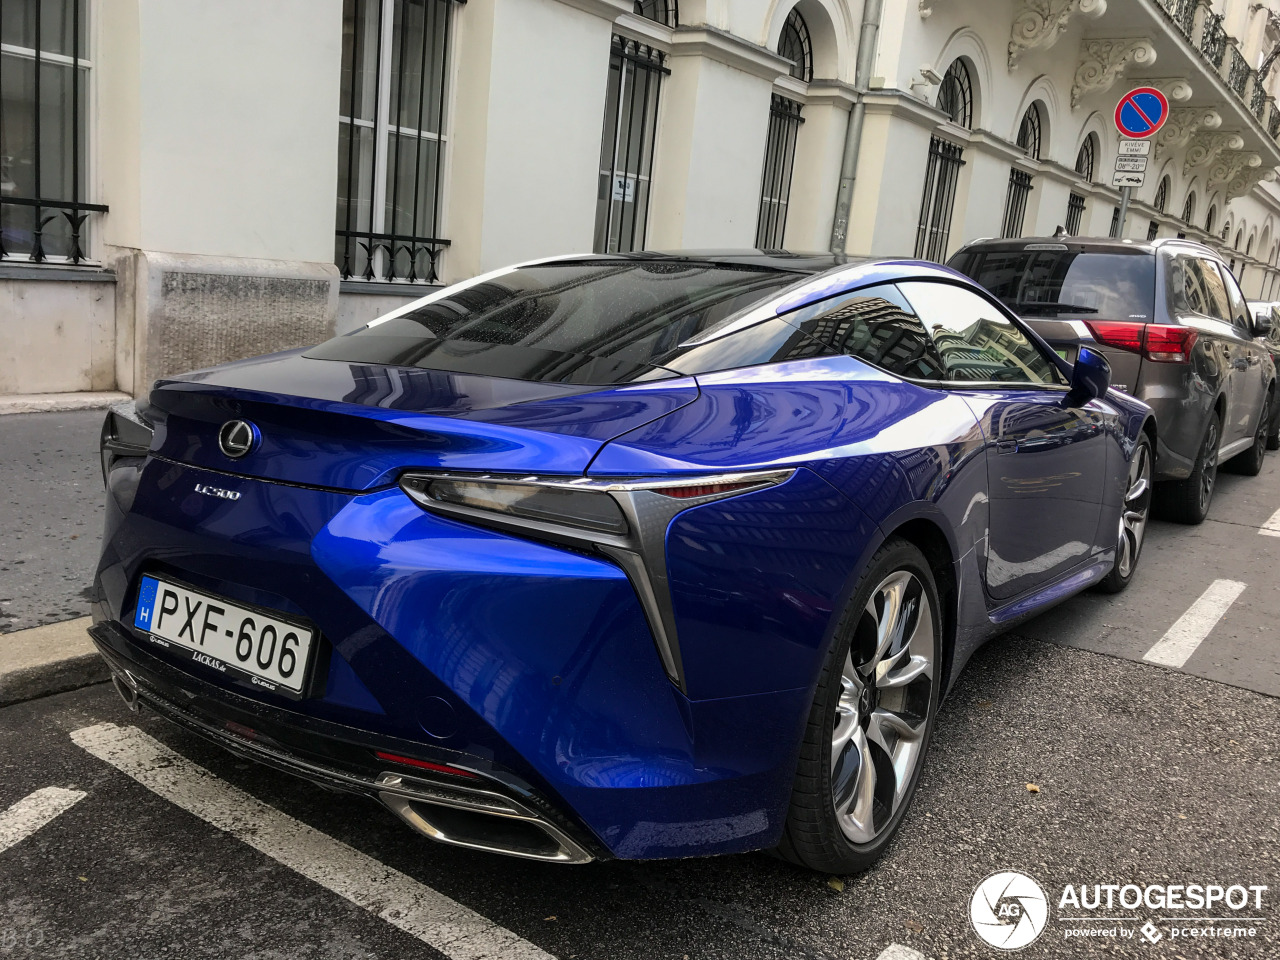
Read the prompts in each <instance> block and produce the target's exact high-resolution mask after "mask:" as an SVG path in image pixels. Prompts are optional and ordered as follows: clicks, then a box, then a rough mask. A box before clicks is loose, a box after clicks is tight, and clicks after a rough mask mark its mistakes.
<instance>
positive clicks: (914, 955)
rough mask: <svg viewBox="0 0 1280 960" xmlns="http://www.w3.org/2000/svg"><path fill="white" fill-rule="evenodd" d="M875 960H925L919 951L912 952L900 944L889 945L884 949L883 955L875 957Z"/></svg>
mask: <svg viewBox="0 0 1280 960" xmlns="http://www.w3.org/2000/svg"><path fill="white" fill-rule="evenodd" d="M876 960H925V958H924V954H923V953H921V952H920V951H919V950H912V949H911V948H910V947H904V946H903V945H902V944H900V943H891V944H889V946H888V947H886V948H885V951H884V953H882V954H880V956H878V957H876Z"/></svg>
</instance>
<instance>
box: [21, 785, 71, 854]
mask: <svg viewBox="0 0 1280 960" xmlns="http://www.w3.org/2000/svg"><path fill="white" fill-rule="evenodd" d="M84 797H85V794H84V792H83V791H82V790H67V789H65V788H64V787H45V788H43V789H41V790H37V791H36V792H35V793H32V794H28V795H27V796H25V797H23V798H22V799H21V800H19V801H18V802H17V803H15V804H14V805H13V806H12V807H10V808H9V809H8V810H5V811H3V812H0V853H2V852H4V851H5V850H8V849H9V848H10V847H12V846H13V845H14V844H16V843H21V842H22V841H23V840H25V839H27V837H29V836H31V835H32V834H33V833H35V832H36V831H37V830H39V829H40V828H41V827H43V826H44V825H45V824H46V823H49V822H50V821H51V820H53V819H54V818H55V817H57V816H58V815H59V814H61V813H66V812H67V811H68V810H70V809H71V808H72V807H73V806H75V805H76V803H78V802H79V801H80V800H83V799H84Z"/></svg>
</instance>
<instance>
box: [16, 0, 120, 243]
mask: <svg viewBox="0 0 1280 960" xmlns="http://www.w3.org/2000/svg"><path fill="white" fill-rule="evenodd" d="M87 14H88V3H87V0H5V2H0V44H3V45H2V46H0V260H4V259H21V260H28V261H31V262H34V263H42V262H44V261H58V262H69V263H80V262H82V261H83V260H84V259H85V258H86V254H85V247H86V246H87V245H88V236H87V229H86V226H85V222H86V220H87V219H88V217H89V214H91V213H105V212H106V211H107V207H106V205H105V204H100V203H86V202H85V194H86V192H87V190H86V183H87V176H86V171H85V158H86V150H85V147H86V139H87V137H86V132H85V131H86V116H87V104H88V94H87V89H88V73H89V70H90V68H91V67H92V66H93V64H92V63H91V62H90V60H89V58H88V42H87V36H88V30H87V24H86V18H87Z"/></svg>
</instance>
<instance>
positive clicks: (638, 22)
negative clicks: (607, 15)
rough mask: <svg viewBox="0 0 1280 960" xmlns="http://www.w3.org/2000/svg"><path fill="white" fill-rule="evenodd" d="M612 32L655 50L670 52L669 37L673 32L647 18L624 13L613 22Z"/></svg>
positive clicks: (663, 24)
mask: <svg viewBox="0 0 1280 960" xmlns="http://www.w3.org/2000/svg"><path fill="white" fill-rule="evenodd" d="M613 32H614V33H617V34H621V35H622V36H624V37H626V38H627V39H629V40H639V41H640V42H641V43H647V44H649V45H650V46H652V47H655V48H656V49H659V50H662V51H663V52H668V51H670V50H671V35H672V33H673V32H674V31H673V30H672V29H671V27H668V26H667V25H666V24H665V23H658V22H657V21H656V20H650V19H649V18H648V17H641V16H638V15H636V14H634V13H624V14H623V15H622V16H620V17H618V19H617V20H615V21H613Z"/></svg>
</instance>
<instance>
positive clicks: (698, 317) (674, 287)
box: [307, 260, 806, 384]
mask: <svg viewBox="0 0 1280 960" xmlns="http://www.w3.org/2000/svg"><path fill="white" fill-rule="evenodd" d="M805 275H806V274H803V273H793V272H789V271H781V270H774V269H768V268H759V267H750V266H738V265H733V264H723V263H709V262H694V261H675V260H666V261H662V260H652V261H646V260H582V261H568V262H561V263H553V264H541V265H533V266H528V267H521V268H520V269H517V270H511V271H508V272H507V273H504V274H501V275H500V276H497V277H495V278H491V279H489V280H486V281H484V282H482V283H478V284H473V285H471V286H464V287H460V288H459V289H457V290H456V291H454V292H452V293H450V294H448V295H447V296H444V297H442V298H440V299H437V300H435V301H433V302H431V303H427V304H424V305H422V306H420V307H417V308H416V309H414V310H412V311H410V312H409V313H406V314H403V315H402V316H399V317H394V318H392V319H389V320H386V321H374V322H373V323H371V324H370V325H368V326H367V327H364V328H362V329H360V330H357V331H356V332H354V333H352V334H348V335H347V336H344V337H337V338H335V339H333V340H329V341H327V342H326V343H322V344H320V346H318V347H315V348H313V349H312V350H310V351H309V352H308V353H307V356H309V357H313V358H316V359H322V360H343V361H347V362H351V363H380V364H389V365H396V366H416V367H426V368H429V369H434V370H450V371H454V372H458V373H475V374H482V375H487V376H494V377H509V378H513V379H518V380H537V381H543V382H556V383H581V384H616V383H626V382H630V381H634V380H647V379H661V378H662V377H668V376H676V375H677V373H678V367H679V366H681V365H678V364H677V365H676V368H668V367H665V366H663V364H664V361H666V360H674V359H675V358H676V357H678V356H679V355H680V354H681V353H682V352H683V351H681V350H680V349H678V348H679V345H680V344H682V343H684V342H685V341H686V340H689V339H690V338H691V337H694V336H696V335H697V334H699V333H701V332H702V331H704V330H706V329H708V328H710V327H712V326H714V325H715V324H717V323H719V322H721V321H722V320H724V319H725V318H727V317H729V316H731V315H733V314H735V313H738V312H739V311H741V310H744V309H746V308H748V307H750V306H751V305H752V304H755V303H757V302H759V301H761V300H764V299H766V298H768V297H769V296H770V295H771V294H774V293H776V292H777V291H779V290H781V289H783V288H785V287H788V286H790V285H791V284H793V283H795V282H796V281H798V280H800V279H802V278H803V277H804V276H805ZM731 365H736V364H731Z"/></svg>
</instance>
